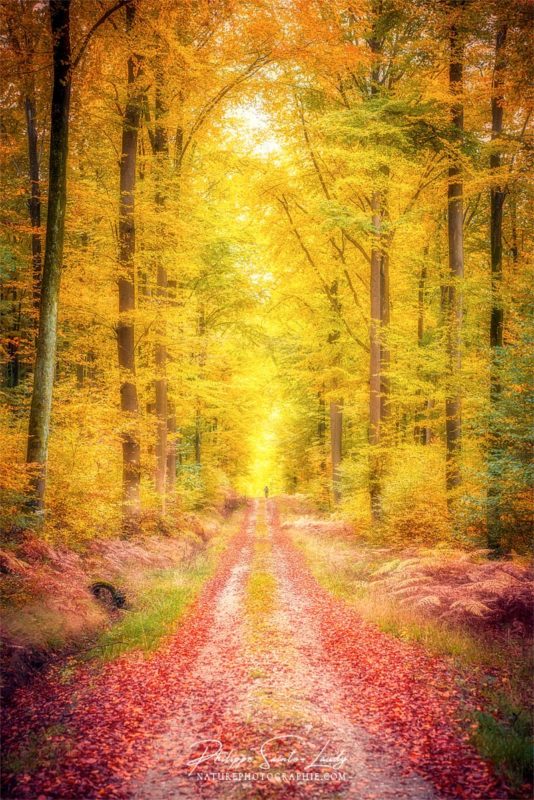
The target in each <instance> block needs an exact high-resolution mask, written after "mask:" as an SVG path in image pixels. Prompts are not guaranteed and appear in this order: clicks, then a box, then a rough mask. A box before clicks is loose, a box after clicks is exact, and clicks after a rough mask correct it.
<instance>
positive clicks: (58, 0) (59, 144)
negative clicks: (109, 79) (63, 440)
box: [27, 0, 72, 509]
mask: <svg viewBox="0 0 534 800" xmlns="http://www.w3.org/2000/svg"><path fill="white" fill-rule="evenodd" d="M49 8H50V24H51V29H52V42H53V64H54V74H53V88H52V109H51V128H50V165H49V179H48V213H47V222H46V245H45V255H44V264H43V275H42V284H41V296H40V303H39V333H38V337H37V353H36V359H35V371H34V379H33V392H32V402H31V410H30V421H29V430H28V449H27V462H28V463H30V464H35V465H37V472H36V473H35V475H34V477H33V481H32V484H33V485H32V488H33V494H34V497H33V504H34V505H35V507H36V508H37V509H42V508H43V505H44V494H45V485H46V462H47V456H48V437H49V433H50V416H51V412H52V391H53V385H54V371H55V365H56V344H57V315H58V301H59V289H60V281H61V266H62V259H63V241H64V234H65V209H66V202H67V157H68V138H69V109H70V96H71V80H72V74H71V47H70V0H50V6H49ZM34 263H35V262H34Z"/></svg>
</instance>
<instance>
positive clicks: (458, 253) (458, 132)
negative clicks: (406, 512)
mask: <svg viewBox="0 0 534 800" xmlns="http://www.w3.org/2000/svg"><path fill="white" fill-rule="evenodd" d="M449 87H450V91H451V94H452V96H453V98H455V100H454V103H453V105H452V108H451V122H452V127H453V131H454V134H455V137H456V146H457V147H459V146H460V142H461V136H462V133H463V129H464V111H463V103H462V98H461V95H462V91H463V44H462V41H461V37H460V35H459V33H458V29H457V26H456V25H455V24H454V25H452V26H451V28H450V62H449ZM447 199H448V238H449V285H448V289H447V331H448V340H447V355H448V361H449V375H448V386H447V393H446V398H445V420H446V422H445V427H446V445H447V455H446V487H447V493H448V502H449V509H450V510H451V511H452V510H453V507H454V500H455V497H454V495H455V493H456V492H457V490H458V488H459V487H460V485H461V483H462V476H461V467H460V459H461V449H462V397H461V390H460V386H459V381H460V371H461V366H462V356H461V336H462V319H463V308H462V287H461V281H462V278H463V276H464V232H463V180H462V167H461V162H460V157H459V156H458V155H457V154H454V155H453V156H451V159H450V164H449V185H448V191H447Z"/></svg>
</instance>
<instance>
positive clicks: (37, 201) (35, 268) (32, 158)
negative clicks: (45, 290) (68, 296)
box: [24, 94, 42, 319]
mask: <svg viewBox="0 0 534 800" xmlns="http://www.w3.org/2000/svg"><path fill="white" fill-rule="evenodd" d="M24 110H25V113H26V130H27V135H28V173H29V179H30V197H29V199H28V211H29V213H30V225H31V229H32V234H31V252H32V300H33V307H34V310H35V314H36V319H37V315H38V313H39V296H40V294H41V271H42V251H41V179H40V173H39V150H38V144H39V139H38V134H37V122H36V113H35V101H34V99H33V97H32V96H31V95H29V94H28V95H27V96H26V99H25V101H24Z"/></svg>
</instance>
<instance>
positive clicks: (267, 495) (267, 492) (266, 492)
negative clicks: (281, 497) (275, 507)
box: [263, 486, 269, 500]
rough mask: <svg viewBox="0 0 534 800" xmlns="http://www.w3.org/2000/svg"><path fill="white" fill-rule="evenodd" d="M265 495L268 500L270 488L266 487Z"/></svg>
mask: <svg viewBox="0 0 534 800" xmlns="http://www.w3.org/2000/svg"><path fill="white" fill-rule="evenodd" d="M263 494H264V495H265V499H266V500H267V498H268V497H269V487H268V486H266V487H265V489H264V490H263Z"/></svg>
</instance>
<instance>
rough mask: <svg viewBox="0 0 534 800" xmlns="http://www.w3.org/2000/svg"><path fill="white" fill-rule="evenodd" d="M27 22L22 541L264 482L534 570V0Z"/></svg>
mask: <svg viewBox="0 0 534 800" xmlns="http://www.w3.org/2000/svg"><path fill="white" fill-rule="evenodd" d="M2 12H3V14H2V23H1V25H2V27H1V30H0V47H1V50H2V67H1V78H2V89H1V91H2V95H1V96H2V122H1V128H0V141H1V150H0V153H1V159H2V170H1V182H2V195H3V203H2V210H1V217H0V222H1V226H0V227H1V232H0V236H1V240H0V247H1V266H0V269H1V272H0V292H1V305H0V313H1V323H2V339H1V351H0V355H1V360H2V366H1V370H2V373H1V378H2V386H1V398H2V404H1V417H0V425H1V439H2V447H1V448H0V491H1V501H2V520H1V522H2V527H3V529H4V532H5V534H7V537H8V539H9V536H10V535H11V534H12V532H13V531H14V530H15V529H20V528H28V527H30V528H36V529H37V530H38V531H39V532H40V535H44V536H46V537H47V538H50V539H52V540H57V539H59V540H60V541H62V542H64V543H67V544H69V545H72V546H78V545H80V544H82V543H83V542H85V541H86V540H90V539H92V538H94V537H102V536H108V535H117V534H118V533H119V532H120V531H121V530H123V531H125V532H129V531H131V530H132V529H134V530H135V529H139V528H143V529H146V530H152V529H161V528H162V527H165V525H169V524H170V525H172V521H173V519H175V518H176V514H177V513H178V512H180V511H184V510H191V509H195V508H197V509H198V508H202V507H206V506H214V505H215V506H217V505H222V504H224V502H225V501H226V502H228V498H230V497H231V496H232V495H233V494H235V493H246V494H258V493H260V492H261V491H262V490H263V486H264V485H265V484H268V485H269V487H270V489H271V493H280V492H286V493H303V494H308V495H311V496H312V497H313V498H315V500H316V501H317V503H318V504H319V505H320V507H322V508H323V509H325V510H338V511H339V512H340V513H341V514H342V515H344V516H345V517H349V518H350V519H351V520H352V521H353V522H354V523H355V524H356V525H357V528H358V530H360V532H362V533H363V534H365V535H368V536H370V537H372V538H374V539H376V540H382V539H385V540H387V541H388V542H390V543H395V542H399V543H402V542H403V541H421V542H425V543H429V544H435V543H438V542H442V541H450V540H454V541H455V542H457V543H459V544H462V545H466V546H475V547H478V548H480V547H487V548H488V549H489V551H491V552H493V553H495V554H502V553H507V552H510V551H515V552H518V553H523V552H525V550H526V549H527V548H528V540H529V522H530V517H529V514H530V510H531V509H530V507H529V506H530V498H531V495H530V493H529V453H530V450H529V447H530V442H529V428H530V424H529V423H530V422H531V418H530V416H529V394H528V391H529V381H528V374H529V373H528V370H529V356H530V354H529V342H530V340H531V336H532V327H531V322H530V319H529V315H528V306H529V300H530V292H531V280H532V274H531V272H529V262H528V259H529V254H530V251H531V248H532V218H531V216H530V215H529V199H530V197H529V186H528V170H529V155H530V150H529V131H530V130H531V101H532V96H531V82H530V81H531V77H532V76H531V73H530V70H529V67H530V64H531V56H532V49H531V46H532V41H531V22H532V18H531V8H530V7H529V3H528V2H520V1H516V2H505V3H503V2H495V3H493V2H487V0H485V2H483V3H482V2H478V1H477V0H470V1H468V0H450V2H438V1H436V2H430V3H429V2H419V0H391V1H390V0H369V2H361V1H360V0H357V2H355V3H346V2H345V3H343V2H338V0H295V1H294V2H290V3H278V2H276V0H274V2H252V3H251V2H246V1H242V0H220V2H219V0H216V1H215V2H203V0H198V2H197V1H196V0H184V2H176V0H160V1H159V2H157V3H155V2H152V1H151V0H119V2H116V3H114V4H113V3H109V4H104V3H102V2H100V1H99V0H73V2H72V3H69V2H67V0H50V4H49V6H48V4H45V3H42V2H39V1H38V0H35V1H33V0H20V2H18V1H17V0H7V2H3V3H2ZM225 498H226V500H225Z"/></svg>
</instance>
